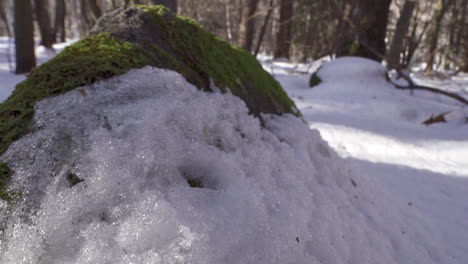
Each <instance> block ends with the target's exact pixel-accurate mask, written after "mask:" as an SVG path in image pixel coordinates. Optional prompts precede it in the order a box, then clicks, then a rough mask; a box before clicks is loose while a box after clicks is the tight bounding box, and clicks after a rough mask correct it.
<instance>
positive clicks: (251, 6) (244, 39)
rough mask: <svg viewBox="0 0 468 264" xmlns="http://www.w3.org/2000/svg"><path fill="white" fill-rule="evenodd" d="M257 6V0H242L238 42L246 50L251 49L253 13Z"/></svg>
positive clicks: (253, 27)
mask: <svg viewBox="0 0 468 264" xmlns="http://www.w3.org/2000/svg"><path fill="white" fill-rule="evenodd" d="M257 6H258V0H244V7H243V8H242V16H241V17H242V18H241V23H240V28H239V44H240V46H241V47H242V48H244V49H246V50H248V51H251V50H252V43H253V39H254V31H255V20H254V15H255V12H257Z"/></svg>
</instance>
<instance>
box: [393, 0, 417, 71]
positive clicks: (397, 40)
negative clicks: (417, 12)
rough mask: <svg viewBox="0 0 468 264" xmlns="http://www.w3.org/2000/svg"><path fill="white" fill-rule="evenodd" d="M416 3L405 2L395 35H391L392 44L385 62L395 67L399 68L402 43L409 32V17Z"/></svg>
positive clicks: (411, 1)
mask: <svg viewBox="0 0 468 264" xmlns="http://www.w3.org/2000/svg"><path fill="white" fill-rule="evenodd" d="M415 6H416V2H414V1H413V0H406V1H405V4H404V6H403V10H402V11H401V15H400V18H399V19H398V22H397V25H396V29H395V34H394V35H393V39H392V44H391V45H390V49H389V51H388V54H387V61H388V62H389V63H391V64H393V65H395V66H398V67H400V65H401V63H400V54H401V52H402V50H403V43H404V41H405V38H406V35H407V34H408V31H409V26H410V23H411V17H412V15H413V10H414V7H415Z"/></svg>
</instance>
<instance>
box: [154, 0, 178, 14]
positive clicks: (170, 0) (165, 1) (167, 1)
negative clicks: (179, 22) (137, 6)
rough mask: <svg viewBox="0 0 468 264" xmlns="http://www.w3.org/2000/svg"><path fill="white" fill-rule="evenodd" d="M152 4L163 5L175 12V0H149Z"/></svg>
mask: <svg viewBox="0 0 468 264" xmlns="http://www.w3.org/2000/svg"><path fill="white" fill-rule="evenodd" d="M151 3H152V4H153V5H164V6H167V7H169V8H170V9H171V10H172V12H174V13H176V14H177V0H151Z"/></svg>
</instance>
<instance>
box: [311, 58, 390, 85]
mask: <svg viewBox="0 0 468 264" xmlns="http://www.w3.org/2000/svg"><path fill="white" fill-rule="evenodd" d="M386 72H387V70H386V69H385V67H384V66H383V65H382V64H381V63H379V62H376V61H373V60H370V59H365V58H359V57H343V58H337V59H335V60H332V61H330V62H327V63H325V64H324V65H323V66H322V67H320V69H319V71H318V73H317V74H318V76H319V77H320V79H322V80H324V81H326V82H327V81H328V82H331V81H332V82H342V81H343V80H347V81H354V80H357V81H362V80H367V79H369V78H373V79H376V78H377V79H379V80H381V81H383V80H385V75H386Z"/></svg>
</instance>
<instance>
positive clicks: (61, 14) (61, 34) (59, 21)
mask: <svg viewBox="0 0 468 264" xmlns="http://www.w3.org/2000/svg"><path fill="white" fill-rule="evenodd" d="M66 12H67V7H66V5H65V0H57V2H56V5H55V26H54V37H53V39H54V40H55V41H57V39H58V41H60V42H65V38H66V28H65V16H66Z"/></svg>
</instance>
